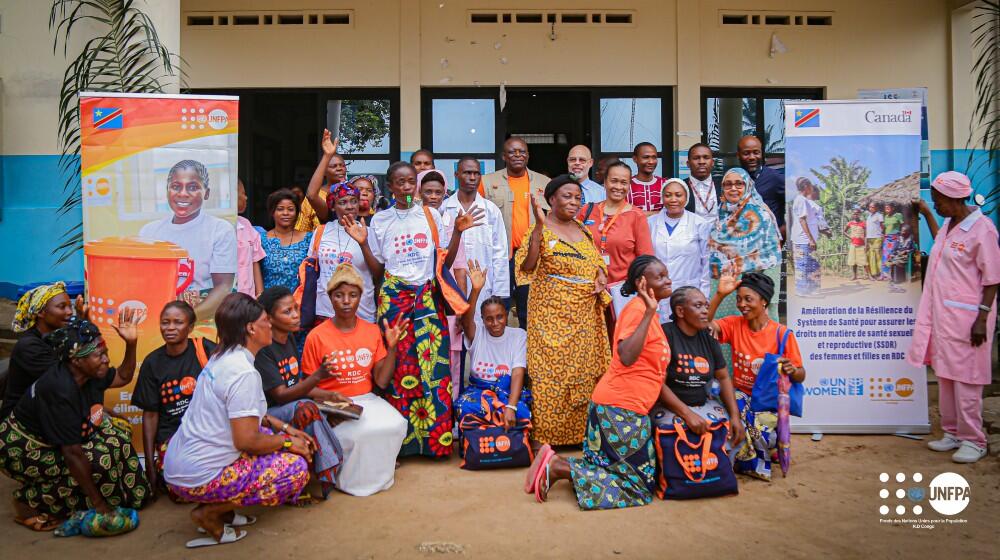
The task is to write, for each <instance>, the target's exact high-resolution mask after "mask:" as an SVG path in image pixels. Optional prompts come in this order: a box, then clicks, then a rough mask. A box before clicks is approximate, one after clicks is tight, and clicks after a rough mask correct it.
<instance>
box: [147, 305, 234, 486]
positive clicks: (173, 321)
mask: <svg viewBox="0 0 1000 560" xmlns="http://www.w3.org/2000/svg"><path fill="white" fill-rule="evenodd" d="M194 323H195V315H194V309H193V308H192V307H191V306H190V305H188V304H187V303H185V302H183V301H172V302H170V303H168V304H167V305H165V306H164V307H163V311H161V312H160V336H162V337H163V342H164V343H165V344H164V345H163V346H161V347H159V348H157V349H156V350H153V351H152V352H150V354H149V355H148V356H146V359H144V360H143V361H142V366H141V367H140V368H139V379H138V380H137V381H136V383H135V390H134V391H132V406H134V407H136V408H138V409H140V410H142V445H143V448H144V449H146V457H147V461H146V479H147V480H149V485H150V487H151V488H153V490H154V492H155V490H156V487H157V483H158V482H159V481H160V480H161V478H162V477H161V476H160V475H161V474H162V473H163V455H164V453H166V452H167V443H168V442H169V441H170V438H172V437H173V436H174V433H176V432H177V429H178V428H179V427H180V425H181V418H182V417H183V416H184V413H185V412H186V411H187V408H188V405H189V404H191V397H192V396H193V395H194V388H195V386H196V385H197V380H198V376H199V375H200V374H201V370H202V368H203V367H204V366H205V364H206V363H208V356H210V355H211V354H212V352H214V351H215V344H214V343H213V342H210V341H208V340H205V339H202V338H190V336H191V331H192V329H194ZM150 458H152V459H153V460H148V459H150ZM170 497H171V498H172V499H173V498H174V496H173V494H171V495H170Z"/></svg>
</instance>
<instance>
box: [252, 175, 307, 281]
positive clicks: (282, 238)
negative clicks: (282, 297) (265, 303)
mask: <svg viewBox="0 0 1000 560" xmlns="http://www.w3.org/2000/svg"><path fill="white" fill-rule="evenodd" d="M296 202H297V199H296V198H295V194H294V193H293V192H292V191H290V190H288V189H279V190H276V191H274V192H273V193H271V194H270V195H268V197H267V213H268V215H270V216H271V219H272V220H273V221H274V228H273V229H271V230H270V231H264V230H263V228H260V227H258V229H257V231H258V232H259V233H260V234H261V235H260V237H261V242H262V244H263V246H264V252H265V253H266V254H267V255H266V256H265V257H264V260H262V261H260V265H261V267H260V268H261V274H262V275H263V276H264V287H263V289H267V288H271V287H274V286H284V287H286V288H288V289H289V290H292V291H294V290H295V288H297V287H298V285H299V265H300V264H302V261H303V260H305V258H306V256H307V254H308V253H309V243H310V242H312V236H313V232H312V231H308V232H303V231H299V230H297V229H295V220H296V217H297V216H298V214H299V207H298V205H297V204H296Z"/></svg>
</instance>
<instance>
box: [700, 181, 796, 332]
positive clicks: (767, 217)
mask: <svg viewBox="0 0 1000 560" xmlns="http://www.w3.org/2000/svg"><path fill="white" fill-rule="evenodd" d="M722 198H723V201H722V205H721V206H720V207H719V223H718V224H716V226H715V230H714V231H713V232H712V238H711V239H710V240H709V242H708V249H709V251H710V252H711V260H710V263H709V266H710V267H711V271H712V278H713V280H712V291H713V292H712V293H715V291H716V290H718V285H719V278H720V277H721V276H722V275H723V274H724V273H727V272H728V273H729V274H731V275H733V276H739V275H740V274H741V273H742V274H747V273H750V272H759V273H761V274H764V275H766V276H768V277H769V278H770V279H771V280H772V281H773V283H774V285H776V286H777V285H779V283H780V282H781V247H780V245H779V242H780V236H779V234H778V222H777V220H776V219H775V217H774V214H772V213H771V210H770V209H769V208H768V207H767V204H765V203H764V200H763V199H762V198H761V197H760V194H758V193H757V189H755V188H754V186H753V181H751V180H750V175H748V174H747V172H746V171H744V170H743V169H742V168H739V167H734V168H732V169H730V170H729V171H726V173H725V175H723V176H722ZM772 299H773V301H771V302H770V305H769V306H768V308H767V312H768V314H769V315H770V316H771V318H772V319H774V320H777V319H778V300H777V299H776V298H772ZM737 313H738V311H737V309H736V303H735V302H734V301H731V300H730V301H725V302H723V303H722V305H721V306H720V307H719V309H718V311H717V314H718V316H719V317H727V316H730V315H736V314H737Z"/></svg>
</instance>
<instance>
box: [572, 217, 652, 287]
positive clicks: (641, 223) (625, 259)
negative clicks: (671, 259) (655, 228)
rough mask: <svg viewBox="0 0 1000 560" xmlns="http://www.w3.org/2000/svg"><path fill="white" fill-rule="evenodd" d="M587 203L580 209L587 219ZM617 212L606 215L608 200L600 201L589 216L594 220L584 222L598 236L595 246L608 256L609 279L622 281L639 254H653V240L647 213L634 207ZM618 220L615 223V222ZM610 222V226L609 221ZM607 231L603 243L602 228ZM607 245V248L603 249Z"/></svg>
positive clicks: (602, 255) (610, 280)
mask: <svg viewBox="0 0 1000 560" xmlns="http://www.w3.org/2000/svg"><path fill="white" fill-rule="evenodd" d="M587 206H589V205H587V204H584V205H583V208H581V209H580V214H579V215H578V216H577V218H578V219H580V220H583V218H584V215H585V214H586V213H587ZM616 216H617V218H616V217H615V216H605V215H604V203H603V202H598V203H597V204H595V205H594V209H593V210H592V211H591V212H590V217H589V218H588V219H587V221H588V222H593V223H591V224H587V223H584V226H586V227H587V229H589V230H590V234H591V235H593V237H594V246H595V247H597V253H598V254H599V255H601V257H602V258H603V257H604V255H607V256H608V260H607V262H608V282H620V281H622V280H624V279H625V276H626V275H627V274H628V265H630V264H632V261H634V260H635V258H636V257H638V256H639V255H652V254H653V242H652V241H651V240H650V236H649V222H648V221H647V220H646V215H645V214H643V213H642V211H641V210H639V209H638V208H630V209H629V210H628V211H627V212H621V213H620V214H617V215H616ZM612 220H614V223H612ZM609 224H610V226H611V227H610V228H608V225H609ZM605 228H608V231H607V232H605V233H606V235H607V241H606V242H604V243H603V247H602V242H601V238H602V237H603V236H602V235H601V232H602V231H603V230H604V229H605ZM602 249H603V252H602Z"/></svg>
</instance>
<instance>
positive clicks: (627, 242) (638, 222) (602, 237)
mask: <svg viewBox="0 0 1000 560" xmlns="http://www.w3.org/2000/svg"><path fill="white" fill-rule="evenodd" d="M631 184H632V169H631V168H630V167H629V166H628V165H626V164H624V163H622V162H617V163H612V164H611V165H609V166H608V172H607V177H606V178H605V180H604V190H605V192H606V193H607V199H605V200H604V201H603V202H598V203H596V204H595V203H591V204H587V205H586V206H585V207H584V208H582V209H581V211H580V216H579V219H580V221H582V222H583V225H585V226H587V229H589V230H590V235H591V237H592V238H593V239H594V245H595V246H596V247H597V252H598V253H599V254H600V255H601V258H602V259H604V264H605V265H606V266H607V269H608V290H609V291H610V292H611V301H612V306H613V308H614V312H615V315H616V316H617V314H618V313H620V312H621V310H622V308H623V307H625V304H626V303H628V298H626V297H625V296H623V295H622V293H621V289H620V288H621V285H622V282H624V281H625V273H626V272H627V271H628V266H629V264H630V263H631V262H632V261H634V260H635V258H636V257H637V256H639V255H647V254H650V253H652V252H653V246H652V244H651V243H650V239H649V224H648V223H647V222H646V214H645V213H644V212H643V211H642V210H639V209H637V208H635V207H634V206H632V205H631V204H629V202H628V200H627V199H626V198H627V196H628V192H629V188H630V186H631ZM681 209H682V210H683V207H681Z"/></svg>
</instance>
